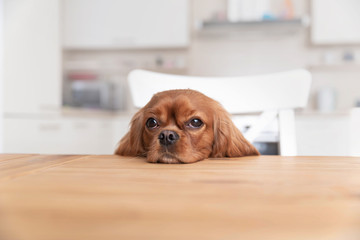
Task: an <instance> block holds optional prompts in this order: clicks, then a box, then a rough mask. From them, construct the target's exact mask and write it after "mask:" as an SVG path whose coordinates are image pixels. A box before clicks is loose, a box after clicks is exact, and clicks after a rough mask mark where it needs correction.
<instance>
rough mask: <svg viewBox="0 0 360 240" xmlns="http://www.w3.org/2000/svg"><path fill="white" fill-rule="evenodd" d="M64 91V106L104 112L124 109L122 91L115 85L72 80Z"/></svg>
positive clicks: (94, 81)
mask: <svg viewBox="0 0 360 240" xmlns="http://www.w3.org/2000/svg"><path fill="white" fill-rule="evenodd" d="M66 85H67V86H65V89H64V105H67V106H72V107H81V108H92V109H102V110H113V111H116V110H122V109H123V108H124V103H123V98H122V95H123V93H122V89H121V87H120V86H118V85H117V84H115V83H112V82H107V81H100V80H83V79H81V80H71V81H68V82H67V84H66Z"/></svg>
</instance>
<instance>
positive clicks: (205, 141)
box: [115, 90, 259, 163]
mask: <svg viewBox="0 0 360 240" xmlns="http://www.w3.org/2000/svg"><path fill="white" fill-rule="evenodd" d="M115 153H116V154H119V155H124V156H143V157H146V158H147V161H148V162H151V163H156V162H158V163H193V162H196V161H200V160H203V159H205V158H209V157H242V156H249V155H259V152H258V151H257V150H256V148H255V147H254V146H253V145H251V144H250V143H249V142H248V141H247V140H246V139H245V138H244V137H243V135H242V134H241V133H240V131H239V130H238V128H237V127H235V125H234V123H233V122H232V121H231V119H230V115H229V113H228V112H227V111H226V110H225V109H224V108H223V107H222V106H221V105H220V104H219V103H218V102H216V101H215V100H213V99H211V98H209V97H207V96H205V95H204V94H202V93H200V92H197V91H194V90H170V91H164V92H160V93H157V94H155V95H154V96H153V97H152V99H151V100H150V102H149V103H148V104H147V105H146V106H145V107H143V108H142V109H140V110H139V111H138V112H137V113H136V114H135V116H134V117H133V119H132V121H131V128H130V131H129V132H128V133H127V134H126V135H125V136H124V137H123V138H122V139H121V141H120V144H119V147H118V148H117V150H116V152H115Z"/></svg>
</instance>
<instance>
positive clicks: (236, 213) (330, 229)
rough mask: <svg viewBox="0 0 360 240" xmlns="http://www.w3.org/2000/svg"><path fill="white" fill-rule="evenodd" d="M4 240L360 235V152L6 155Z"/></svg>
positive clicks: (1, 204) (0, 213)
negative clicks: (153, 160) (193, 159)
mask: <svg viewBox="0 0 360 240" xmlns="http://www.w3.org/2000/svg"><path fill="white" fill-rule="evenodd" d="M0 239H6V240H22V239H30V240H32V239H34V240H51V239H56V240H71V239H76V240H78V239H87V240H89V239H226V240H227V239H291V240H296V239H301V240H303V239H306V240H308V239H317V240H318V239H327V240H329V239H330V240H331V239H341V240H343V239H354V240H355V239H356V240H358V239H360V158H355V157H280V156H258V157H243V158H233V159H209V160H204V161H201V162H198V163H194V164H179V165H168V164H150V163H146V162H145V161H144V159H142V158H129V157H120V156H112V155H107V156H94V155H87V156H86V155H84V156H79V155H78V156H73V155H71V156H69V155H25V154H24V155H7V154H3V155H0Z"/></svg>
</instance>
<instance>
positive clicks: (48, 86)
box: [3, 0, 61, 113]
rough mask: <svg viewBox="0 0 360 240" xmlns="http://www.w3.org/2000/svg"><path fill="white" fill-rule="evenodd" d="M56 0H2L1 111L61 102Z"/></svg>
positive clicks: (39, 109) (50, 108) (34, 109)
mask: <svg viewBox="0 0 360 240" xmlns="http://www.w3.org/2000/svg"><path fill="white" fill-rule="evenodd" d="M59 1H60V0H46V1H43V0H26V1H14V0H4V59H3V62H4V111H5V112H6V113H43V112H54V111H58V110H59V109H60V106H61V49H60V47H61V46H60V39H59V38H60V21H59V20H60V16H59V7H60V4H59Z"/></svg>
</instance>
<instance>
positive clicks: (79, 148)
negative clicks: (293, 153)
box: [0, 0, 360, 155]
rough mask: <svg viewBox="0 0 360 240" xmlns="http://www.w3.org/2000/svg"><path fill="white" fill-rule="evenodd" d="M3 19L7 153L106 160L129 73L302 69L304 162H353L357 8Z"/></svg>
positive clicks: (77, 0) (122, 7) (151, 3)
mask: <svg viewBox="0 0 360 240" xmlns="http://www.w3.org/2000/svg"><path fill="white" fill-rule="evenodd" d="M0 9H1V13H0V14H1V15H2V16H1V20H0V23H1V27H0V34H1V36H0V39H1V40H0V43H1V47H0V55H1V57H2V58H1V60H0V63H1V67H0V73H1V80H2V82H1V86H0V90H1V88H2V94H3V96H2V99H1V101H2V108H3V110H2V112H3V119H2V127H3V129H2V134H1V131H0V136H2V139H1V140H0V143H1V144H2V146H1V148H2V152H5V153H63V154H112V153H113V151H114V149H115V146H116V144H117V142H118V141H119V139H120V138H121V137H122V136H123V135H124V134H125V132H126V131H127V129H128V124H129V121H130V119H131V116H132V114H133V113H134V108H133V107H132V103H131V98H130V96H129V94H128V90H127V82H126V77H127V74H128V73H129V71H131V70H133V69H136V68H141V69H148V70H152V71H157V72H165V73H173V74H182V75H195V76H242V75H250V74H262V73H272V72H278V71H285V70H290V69H296V68H306V69H308V70H309V71H311V73H312V76H313V83H312V89H311V94H310V95H311V96H310V99H309V103H308V106H307V108H306V109H303V110H299V111H297V112H296V131H297V132H296V134H297V145H298V153H299V155H359V154H360V144H359V142H360V140H359V138H360V130H359V128H360V117H359V115H360V114H359V111H358V109H357V108H356V107H360V14H359V13H360V1H358V0H341V1H339V0H131V1H130V0H128V1H125V0H0ZM259 87H261V86H259ZM0 130H1V129H0Z"/></svg>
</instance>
